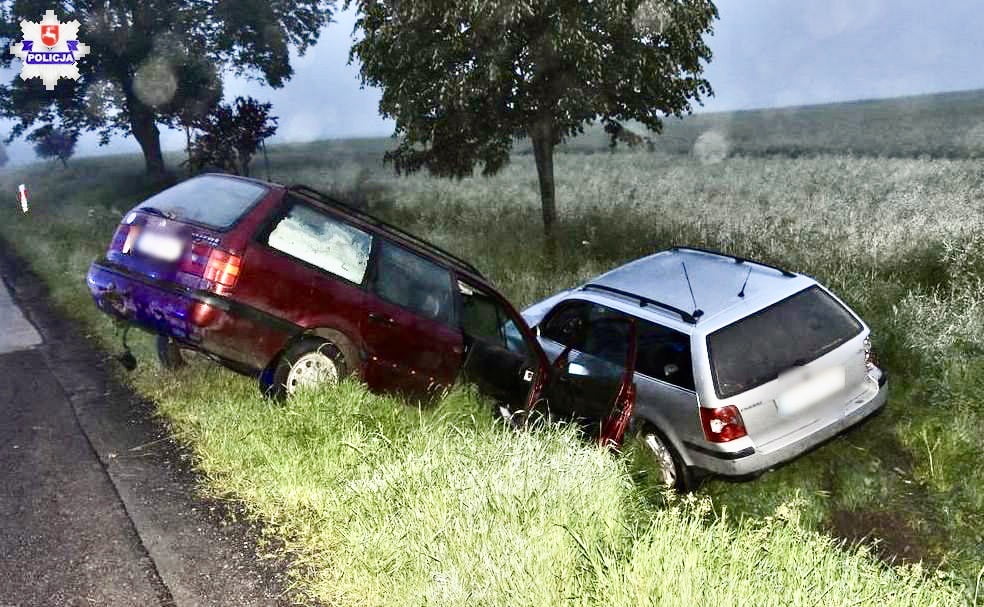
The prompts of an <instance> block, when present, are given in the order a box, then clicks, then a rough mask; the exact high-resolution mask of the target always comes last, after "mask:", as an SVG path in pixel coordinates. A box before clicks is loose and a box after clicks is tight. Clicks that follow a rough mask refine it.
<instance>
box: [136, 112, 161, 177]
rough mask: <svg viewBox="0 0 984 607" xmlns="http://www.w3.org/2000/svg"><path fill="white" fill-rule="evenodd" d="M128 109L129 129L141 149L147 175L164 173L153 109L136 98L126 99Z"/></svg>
mask: <svg viewBox="0 0 984 607" xmlns="http://www.w3.org/2000/svg"><path fill="white" fill-rule="evenodd" d="M127 101H128V103H127V105H128V106H129V110H130V131H131V132H132V133H133V136H134V137H136V139H137V143H139V144H140V149H141V150H143V155H144V162H145V163H146V165H147V174H148V175H162V174H163V173H164V155H163V154H162V153H161V133H160V131H158V130H157V121H156V120H155V116H154V111H153V110H151V109H150V108H148V107H147V106H145V105H144V104H143V103H141V102H140V101H139V100H137V99H129V100H127Z"/></svg>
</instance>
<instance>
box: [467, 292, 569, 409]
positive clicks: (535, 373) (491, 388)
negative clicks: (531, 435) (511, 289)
mask: <svg viewBox="0 0 984 607" xmlns="http://www.w3.org/2000/svg"><path fill="white" fill-rule="evenodd" d="M457 287H458V297H459V301H460V310H461V315H460V318H461V329H462V335H463V339H464V350H465V352H464V360H463V362H462V367H461V373H462V376H463V379H464V380H465V381H467V382H470V383H473V384H475V385H476V386H478V389H479V390H480V391H481V392H482V393H484V394H486V395H487V396H489V397H491V398H492V399H494V400H495V401H496V403H497V404H498V405H500V406H505V407H506V408H507V409H508V410H510V411H527V412H528V411H531V410H533V409H534V408H535V407H536V406H537V403H538V402H539V401H540V400H541V399H542V393H543V389H544V387H545V386H546V385H547V383H548V377H549V374H550V364H549V362H548V360H547V356H546V354H545V353H544V352H543V349H542V348H541V347H540V344H539V343H538V342H537V340H536V336H535V335H534V334H533V331H532V329H530V328H529V326H528V325H527V324H526V321H524V320H523V317H522V316H521V315H520V314H519V312H517V311H516V310H515V309H514V308H513V307H512V306H511V305H510V304H509V302H508V301H506V299H505V298H504V297H502V296H501V295H499V294H498V293H496V292H494V291H491V290H489V289H487V288H484V287H479V286H477V285H475V284H474V283H472V282H471V281H469V280H468V279H467V278H464V277H459V279H458V281H457Z"/></svg>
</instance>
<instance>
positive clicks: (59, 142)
mask: <svg viewBox="0 0 984 607" xmlns="http://www.w3.org/2000/svg"><path fill="white" fill-rule="evenodd" d="M26 139H27V140H28V141H30V142H32V143H34V153H35V154H37V155H38V157H39V158H57V159H58V160H61V162H62V165H63V166H65V167H66V168H67V167H68V159H69V158H71V157H72V155H73V154H75V144H76V143H77V142H78V140H79V134H78V133H77V132H72V131H67V130H65V129H59V128H55V127H54V126H53V125H50V124H46V125H44V126H42V127H40V128H37V129H35V130H34V131H33V132H32V133H31V134H30V135H28V136H27V138H26Z"/></svg>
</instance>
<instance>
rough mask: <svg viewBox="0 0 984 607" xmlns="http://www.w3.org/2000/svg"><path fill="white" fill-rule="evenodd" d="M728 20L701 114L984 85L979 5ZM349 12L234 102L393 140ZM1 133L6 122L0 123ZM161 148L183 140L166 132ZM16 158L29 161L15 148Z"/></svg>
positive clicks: (958, 1) (880, 6)
mask: <svg viewBox="0 0 984 607" xmlns="http://www.w3.org/2000/svg"><path fill="white" fill-rule="evenodd" d="M717 6H718V9H719V11H720V13H721V18H720V20H719V21H718V22H716V24H715V33H714V35H713V36H712V37H711V38H710V44H711V48H712V49H713V51H714V58H713V60H712V61H711V64H710V65H709V66H708V67H707V70H706V76H707V78H708V80H710V82H711V85H712V86H713V88H714V91H715V96H714V97H713V98H711V99H709V100H707V101H706V103H705V105H704V107H703V108H698V111H719V110H732V109H747V108H758V107H776V106H788V105H802V104H809V103H823V102H829V101H842V100H851V99H866V98H876V97H894V96H899V95H910V94H918V93H929V92H937V91H951V90H963V89H975V88H984V69H982V65H981V64H982V60H984V35H982V32H984V5H982V4H981V0H936V1H935V2H927V1H926V0H718V1H717ZM352 23H353V15H352V14H350V13H342V14H339V15H337V16H336V22H335V23H333V24H331V25H330V26H329V27H328V28H327V29H326V30H325V31H324V32H323V34H322V36H321V40H320V42H319V43H318V44H317V46H315V47H313V48H312V49H310V50H309V51H308V53H307V55H305V56H304V57H298V58H295V60H294V63H293V65H294V69H295V72H296V73H295V75H294V78H293V79H292V80H291V81H290V82H289V83H287V85H286V86H285V87H283V88H282V89H277V90H274V89H270V88H268V87H265V86H262V85H260V84H258V83H256V82H249V81H244V80H242V79H237V78H232V77H230V78H228V79H227V80H226V96H227V97H228V98H233V97H235V96H236V95H246V94H249V95H252V96H254V97H257V98H259V99H261V100H268V101H271V102H273V107H274V111H273V113H274V115H276V116H279V117H280V129H279V131H278V133H277V136H276V138H275V139H276V140H279V141H305V140H314V139H323V138H330V137H353V136H373V135H389V134H391V133H392V125H391V124H390V123H387V122H386V121H383V120H382V119H381V118H379V116H378V114H377V108H376V104H377V101H378V99H379V93H378V91H376V90H371V89H361V88H360V86H359V80H358V70H357V68H356V67H355V66H350V65H347V64H346V63H347V59H348V49H349V46H350V44H351V38H350V34H351V32H352ZM0 129H3V125H0ZM162 135H163V141H164V147H165V148H181V147H183V145H184V135H183V133H178V132H165V133H163V134H162ZM129 150H133V151H137V150H139V147H138V146H137V144H136V142H135V141H134V140H133V138H132V137H126V138H123V137H118V138H116V139H114V140H113V142H112V144H111V145H110V146H108V147H103V148H100V147H98V145H97V141H96V137H95V135H94V134H88V135H86V136H84V137H83V139H82V140H81V141H80V142H79V148H78V153H79V154H91V153H109V152H114V153H115V152H121V151H129ZM8 151H9V153H10V156H11V160H13V161H15V162H24V161H29V160H31V159H32V158H33V152H32V151H31V149H30V147H29V146H27V145H26V144H24V143H23V142H15V143H13V144H11V145H10V146H9V147H8Z"/></svg>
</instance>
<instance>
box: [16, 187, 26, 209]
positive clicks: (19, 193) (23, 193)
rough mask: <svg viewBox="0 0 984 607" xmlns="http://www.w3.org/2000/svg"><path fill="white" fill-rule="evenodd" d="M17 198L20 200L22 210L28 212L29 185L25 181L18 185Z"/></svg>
mask: <svg viewBox="0 0 984 607" xmlns="http://www.w3.org/2000/svg"><path fill="white" fill-rule="evenodd" d="M17 200H18V201H19V202H20V205H21V210H22V211H23V212H25V213H27V186H26V185H24V184H23V183H22V184H20V185H19V186H17Z"/></svg>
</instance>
